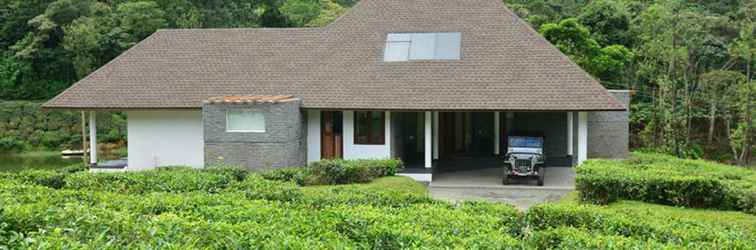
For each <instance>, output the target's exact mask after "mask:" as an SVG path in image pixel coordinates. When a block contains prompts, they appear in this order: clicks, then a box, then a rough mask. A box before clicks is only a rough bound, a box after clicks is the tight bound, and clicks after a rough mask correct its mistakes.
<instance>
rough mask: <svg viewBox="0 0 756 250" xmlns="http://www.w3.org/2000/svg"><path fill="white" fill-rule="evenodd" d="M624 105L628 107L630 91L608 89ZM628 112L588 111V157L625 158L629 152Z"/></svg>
mask: <svg viewBox="0 0 756 250" xmlns="http://www.w3.org/2000/svg"><path fill="white" fill-rule="evenodd" d="M609 92H610V93H611V94H613V95H614V97H616V98H617V100H619V101H620V102H621V103H623V104H625V107H630V91H627V90H610V91H609ZM629 119H630V112H629V109H628V110H626V111H610V112H589V113H588V158H610V159H614V158H625V157H627V156H628V154H629V149H628V147H629V137H630V134H629V133H630V127H629Z"/></svg>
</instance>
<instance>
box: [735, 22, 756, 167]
mask: <svg viewBox="0 0 756 250" xmlns="http://www.w3.org/2000/svg"><path fill="white" fill-rule="evenodd" d="M755 28H756V25H754V23H753V21H750V20H749V22H746V23H745V24H744V25H743V28H742V30H741V32H740V36H739V37H738V38H737V39H736V40H735V42H734V43H733V45H732V47H731V48H730V53H731V55H732V57H733V58H737V59H740V60H742V61H743V62H744V63H745V72H746V80H747V81H745V83H744V84H743V86H741V87H739V88H738V97H739V98H738V107H739V108H740V114H741V118H740V122H739V123H738V127H737V129H736V133H732V134H733V135H734V136H735V137H734V138H733V137H731V139H733V140H732V142H731V143H733V144H734V145H733V146H732V147H733V153H734V154H735V158H736V160H737V161H738V163H740V164H743V165H745V164H747V163H748V161H749V160H750V157H751V155H750V154H751V153H752V147H753V138H752V137H753V136H754V131H753V130H754V128H753V120H754V117H753V116H754V110H753V109H754V102H755V100H754V93H755V92H756V86H754V85H755V84H754V82H753V78H754V77H753V73H752V68H753V64H754V57H756V37H754V29H755ZM737 149H740V153H738V150H737Z"/></svg>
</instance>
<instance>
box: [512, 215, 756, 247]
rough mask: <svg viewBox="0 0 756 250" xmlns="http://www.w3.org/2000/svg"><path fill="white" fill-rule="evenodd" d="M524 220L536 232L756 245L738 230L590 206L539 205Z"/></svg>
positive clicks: (693, 243)
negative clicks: (565, 229)
mask: <svg viewBox="0 0 756 250" xmlns="http://www.w3.org/2000/svg"><path fill="white" fill-rule="evenodd" d="M526 220H527V224H528V225H530V226H531V227H532V228H533V229H535V230H536V231H543V230H549V229H555V228H561V227H572V228H578V229H581V230H586V231H589V232H594V233H596V234H602V235H610V236H622V237H630V238H633V239H638V240H641V241H656V242H659V243H663V244H673V245H681V246H691V247H695V246H700V245H712V246H719V247H720V248H721V247H724V248H728V249H743V248H747V247H746V246H749V245H750V244H752V243H753V242H756V236H754V235H753V234H752V232H748V231H744V230H743V229H742V228H739V227H733V226H729V225H724V224H721V225H718V224H713V223H704V222H699V221H695V220H690V219H686V218H671V217H656V216H653V215H647V214H642V213H633V212H630V211H623V210H619V211H617V210H610V209H606V208H603V207H600V206H593V205H572V204H544V205H539V206H536V207H532V208H531V209H529V210H528V213H527V215H526Z"/></svg>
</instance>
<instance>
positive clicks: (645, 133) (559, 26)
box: [0, 0, 756, 164]
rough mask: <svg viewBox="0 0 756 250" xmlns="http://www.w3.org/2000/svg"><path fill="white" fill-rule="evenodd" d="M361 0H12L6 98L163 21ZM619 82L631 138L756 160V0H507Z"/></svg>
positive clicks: (6, 37)
mask: <svg viewBox="0 0 756 250" xmlns="http://www.w3.org/2000/svg"><path fill="white" fill-rule="evenodd" d="M356 1H357V0H101V1H94V0H0V55H1V57H0V99H1V100H45V99H48V98H51V97H53V96H55V95H56V94H57V93H59V92H60V91H62V90H64V89H65V88H67V87H68V86H70V85H71V84H73V83H74V82H76V81H77V80H78V79H80V78H82V77H85V76H86V75H87V74H89V73H90V72H92V71H93V70H95V69H97V68H98V67H100V66H101V65H103V64H105V63H107V62H108V61H109V60H111V59H113V58H114V57H116V56H117V55H118V54H120V53H121V52H123V51H124V50H126V49H128V48H129V47H131V46H133V45H134V44H136V43H138V42H139V41H140V40H142V39H144V38H145V37H147V36H149V35H150V34H151V33H152V32H154V31H155V30H157V29H161V28H218V27H317V26H323V25H326V24H328V23H329V22H331V21H332V20H334V19H335V18H337V17H338V16H339V15H341V14H343V13H344V12H345V11H346V10H347V9H349V8H350V7H351V6H353V5H354V4H355V3H356ZM505 4H506V5H507V6H508V7H509V8H510V9H511V10H513V11H514V12H515V13H517V14H518V15H519V16H520V17H522V18H524V19H525V20H527V21H528V22H529V23H530V24H531V25H532V26H533V27H534V28H535V29H536V30H538V31H539V32H541V33H542V34H543V35H544V36H545V37H546V38H547V39H548V40H549V41H551V42H552V43H554V44H555V45H556V46H557V47H558V48H559V49H560V50H562V51H563V52H564V53H565V54H567V55H568V56H570V57H571V58H572V59H573V60H574V61H575V62H576V63H578V64H579V65H580V66H581V67H583V68H584V69H585V70H586V71H587V72H589V73H591V74H592V75H593V76H594V77H596V79H598V80H600V81H601V83H602V84H603V85H604V86H606V87H607V88H612V89H631V90H634V91H635V95H634V97H633V104H632V107H631V109H632V115H631V119H632V122H631V133H632V138H631V144H632V146H633V147H635V148H646V149H649V150H655V151H663V152H667V153H672V154H675V155H678V156H681V157H690V158H709V159H715V160H719V161H731V162H736V163H739V164H748V163H749V161H750V159H751V158H752V157H753V155H754V153H755V152H754V150H755V149H756V147H754V146H753V144H754V141H756V136H755V135H754V134H756V131H755V130H754V128H753V120H754V116H756V112H754V106H755V105H754V96H756V84H755V83H754V82H753V79H754V74H753V66H754V56H756V38H755V36H754V29H756V25H754V20H756V0H722V1H701V0H595V1H588V0H553V1H545V0H534V1H530V0H507V1H505Z"/></svg>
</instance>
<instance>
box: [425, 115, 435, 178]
mask: <svg viewBox="0 0 756 250" xmlns="http://www.w3.org/2000/svg"><path fill="white" fill-rule="evenodd" d="M431 116H432V115H431V112H430V111H427V112H425V157H424V159H425V168H431V167H433V160H432V159H431V158H432V156H433V146H432V145H433V144H432V138H433V132H432V130H433V129H432V128H433V126H432V125H431V123H432V121H433V118H432V117H431Z"/></svg>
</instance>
